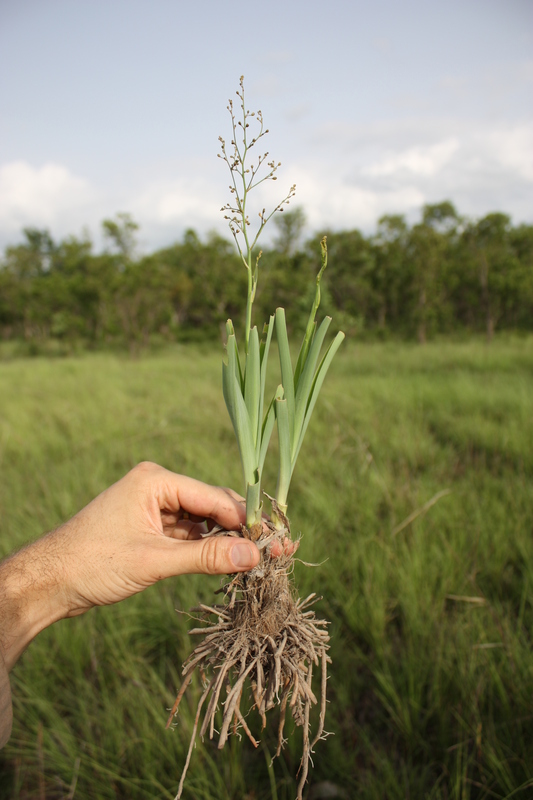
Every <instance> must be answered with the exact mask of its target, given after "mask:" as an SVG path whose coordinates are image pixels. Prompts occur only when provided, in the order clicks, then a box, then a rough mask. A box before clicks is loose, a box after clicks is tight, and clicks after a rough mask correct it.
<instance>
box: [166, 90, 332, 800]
mask: <svg viewBox="0 0 533 800" xmlns="http://www.w3.org/2000/svg"><path fill="white" fill-rule="evenodd" d="M237 96H238V98H239V110H238V112H236V111H235V109H234V105H233V102H232V101H231V100H230V101H229V105H228V110H229V112H230V115H231V123H232V139H231V147H230V148H229V149H227V148H226V142H225V141H224V139H222V137H220V138H219V141H220V143H221V153H220V154H219V155H220V157H221V158H222V159H223V160H224V161H225V162H226V164H227V166H228V167H229V170H230V174H231V185H230V193H231V200H230V202H229V203H227V204H226V205H225V206H224V207H223V209H222V211H223V212H224V215H225V218H226V219H227V220H228V223H229V227H230V229H231V232H232V234H233V236H234V238H235V241H236V243H237V248H238V250H239V253H240V255H241V258H242V261H243V264H244V267H245V268H246V270H247V273H248V295H247V305H246V322H245V341H244V352H243V353H242V354H241V353H240V352H239V347H238V345H237V338H236V334H235V330H234V326H233V323H232V321H231V320H228V322H227V326H226V327H227V344H226V351H227V359H226V360H225V363H224V364H223V367H222V384H223V392H224V399H225V402H226V406H227V409H228V412H229V415H230V417H231V421H232V423H233V427H234V430H235V435H236V438H237V443H238V446H239V452H240V456H241V462H242V467H243V473H244V484H245V489H246V525H245V526H242V529H241V530H240V531H235V532H233V535H235V536H242V537H244V538H248V539H250V540H252V541H254V542H255V543H256V545H257V546H258V548H259V549H260V551H261V560H260V562H259V565H258V566H257V567H255V569H253V570H251V571H250V572H248V573H242V574H237V575H234V576H230V578H229V580H228V581H227V583H226V584H225V586H223V588H222V589H221V590H219V591H220V592H222V602H221V603H220V604H214V605H211V606H208V605H201V606H199V607H198V608H197V609H194V610H195V611H196V612H198V613H199V614H200V621H201V622H202V623H203V624H202V626H201V627H198V628H195V629H194V630H191V631H190V633H191V634H193V635H199V636H202V641H201V643H200V644H199V645H198V646H197V647H196V648H195V650H194V651H193V653H192V654H191V655H190V656H189V658H188V659H187V661H186V662H185V664H184V666H183V672H182V674H183V682H182V685H181V688H180V690H179V693H178V696H177V698H176V702H175V703H174V707H173V708H172V711H171V713H170V717H169V720H168V723H167V727H168V726H169V725H170V724H171V722H172V720H173V718H174V716H175V714H176V713H177V711H178V707H179V704H180V701H181V699H182V697H183V696H184V694H185V691H186V689H187V687H188V685H189V684H190V682H191V680H192V678H193V675H194V673H196V672H198V673H199V674H200V675H201V677H202V681H203V693H202V695H201V697H200V700H199V703H198V707H197V711H196V716H195V720H194V726H193V732H192V736H191V742H190V746H189V751H188V754H187V759H186V762H185V765H184V768H183V772H182V776H181V780H180V784H179V789H178V793H177V795H176V800H178V799H179V798H180V797H181V794H182V791H183V785H184V780H185V775H186V772H187V768H188V766H189V762H190V759H191V755H192V750H193V747H194V743H195V740H196V735H197V733H198V728H200V736H202V737H203V736H205V735H206V734H208V735H209V738H211V739H212V738H213V737H214V736H215V733H216V735H217V736H218V747H219V748H222V747H224V745H225V743H226V741H227V739H228V736H229V735H230V734H231V733H237V732H239V731H240V730H243V731H244V732H245V733H246V735H247V736H248V737H249V739H250V741H251V742H252V744H253V745H254V746H255V747H257V746H258V742H257V740H256V739H255V737H254V735H253V734H252V731H251V730H250V727H249V725H248V722H247V719H246V717H247V712H246V710H243V709H242V708H241V701H242V698H243V696H244V697H245V699H246V698H247V697H248V695H250V696H251V701H252V703H253V705H252V708H255V709H257V711H258V712H259V716H260V718H261V720H262V728H264V727H265V725H266V713H267V712H268V711H270V710H271V709H273V708H275V707H277V706H279V709H280V715H279V722H278V744H277V752H276V756H277V755H279V754H280V752H281V750H282V748H283V745H284V742H285V739H284V725H285V718H286V714H287V710H289V712H290V714H291V715H292V717H293V719H294V721H295V723H296V725H298V726H301V727H302V730H303V753H302V759H301V763H300V770H299V775H300V779H299V784H298V800H301V798H302V796H303V789H304V785H305V782H306V780H307V773H308V766H309V760H310V758H311V753H312V750H313V747H314V746H315V744H316V743H317V742H318V740H319V739H321V738H323V736H324V735H325V734H324V719H325V714H326V680H327V665H328V662H330V658H329V656H328V648H329V645H328V642H329V635H328V633H327V623H326V622H325V621H324V620H321V619H317V618H316V615H315V612H314V610H313V609H312V605H313V604H314V603H315V602H316V600H317V599H318V598H317V596H316V594H314V593H313V594H311V595H309V596H308V597H306V598H305V599H303V600H302V599H299V598H298V597H297V595H296V591H295V588H294V584H293V581H292V570H293V548H292V547H291V546H290V544H289V543H290V542H291V531H290V525H289V520H288V518H287V496H288V491H289V486H290V482H291V478H292V475H293V472H294V468H295V465H296V460H297V458H298V454H299V452H300V448H301V446H302V442H303V439H304V436H305V433H306V431H307V427H308V425H309V420H310V418H311V415H312V412H313V409H314V407H315V403H316V401H317V397H318V394H319V392H320V389H321V387H322V384H323V381H324V378H325V376H326V373H327V371H328V369H329V366H330V364H331V362H332V359H333V357H334V355H335V353H336V352H337V350H338V348H339V346H340V344H341V342H342V340H343V338H344V334H342V333H338V334H337V336H336V337H335V338H334V340H333V341H332V342H331V344H330V345H329V347H328V348H327V350H326V352H325V354H324V355H323V357H322V358H320V353H321V350H322V345H323V343H324V339H325V336H326V333H327V330H328V327H329V324H330V322H331V318H329V317H326V318H325V319H324V320H323V321H322V322H321V324H320V325H319V326H317V323H316V314H317V311H318V307H319V304H320V280H321V277H322V273H323V272H324V269H325V267H326V263H327V248H326V240H325V238H324V239H323V240H322V242H321V248H322V266H321V269H320V271H319V273H318V276H317V278H316V288H315V295H314V300H313V304H312V308H311V312H310V315H309V321H308V323H307V327H306V330H305V334H304V336H303V340H302V343H301V346H300V351H299V355H298V358H297V361H296V366H295V367H294V368H293V364H292V359H291V353H290V348H289V340H288V335H287V326H286V320H285V311H284V309H283V308H278V309H277V310H276V313H275V315H272V316H271V317H270V320H269V322H268V323H267V324H266V325H265V326H264V330H263V335H262V338H261V340H260V337H259V333H258V330H257V327H256V326H252V308H253V302H254V298H255V293H256V287H257V280H258V272H259V260H260V257H261V253H260V252H259V253H258V254H257V255H256V253H255V247H256V244H257V241H258V238H259V236H260V234H261V232H262V230H263V228H264V227H265V225H266V223H267V222H268V220H269V219H270V218H271V217H272V215H273V214H274V213H275V212H276V211H283V207H284V206H285V205H286V204H287V203H289V201H290V199H291V198H292V197H293V196H294V192H295V187H294V186H292V187H291V189H290V191H289V193H288V194H287V196H286V197H285V198H284V199H283V200H282V201H281V203H279V204H278V205H277V206H276V207H275V208H274V209H273V210H272V211H271V212H270V213H269V214H267V212H266V211H265V209H264V208H263V209H262V210H261V211H260V212H259V225H258V226H257V228H256V229H255V230H254V229H253V226H252V225H251V224H250V221H249V216H248V214H249V210H248V201H249V194H250V192H251V191H252V189H254V188H255V187H257V186H258V185H259V184H260V183H262V182H263V181H267V180H276V177H277V176H276V175H275V173H276V171H277V169H278V167H279V166H280V164H279V163H277V164H276V162H274V161H273V160H271V161H267V159H268V153H264V154H262V155H259V156H258V158H257V159H256V161H255V163H251V162H250V158H251V156H250V151H251V150H252V148H254V147H256V145H258V143H259V142H260V141H261V140H262V139H263V137H264V136H265V135H266V134H267V133H268V130H265V128H264V123H263V117H262V114H261V112H260V111H258V112H250V111H248V110H247V109H246V105H245V99H244V81H243V78H241V80H240V87H239V90H238V91H237ZM237 117H238V118H237ZM253 118H255V119H253ZM253 123H255V124H256V125H257V132H256V133H255V135H254V136H253V137H252V136H251V133H250V131H249V127H250V124H253ZM265 165H266V167H267V169H266V172H265V169H264V167H265ZM262 167H263V170H262V172H265V174H264V175H262V176H261V175H260V171H261V168H262ZM274 327H275V329H276V338H277V342H278V349H279V359H280V369H281V384H280V385H279V386H278V388H277V390H276V392H275V394H274V396H273V397H272V399H271V400H270V402H269V403H268V405H267V406H266V408H265V383H266V371H267V363H268V356H269V350H270V344H271V340H272V334H273V330H274ZM275 424H277V430H278V441H279V468H278V481H277V488H276V492H275V494H274V495H273V496H270V495H267V494H266V492H265V493H264V494H265V496H266V497H267V498H268V500H269V501H270V504H271V515H270V519H269V520H268V521H265V519H264V518H263V517H264V515H263V513H262V511H263V503H262V491H261V476H262V472H263V465H264V462H265V458H266V455H267V450H268V446H269V442H270V439H271V435H272V431H273V428H274V425H275ZM220 533H224V534H225V535H227V532H226V531H221V530H220V529H215V530H213V531H211V533H210V534H208V535H217V534H220ZM275 541H277V542H278V543H279V544H278V546H277V550H278V551H280V550H281V555H280V556H278V557H277V558H272V557H271V549H272V545H273V543H274V542H275ZM314 668H317V669H318V670H319V673H320V692H319V697H318V698H317V696H316V695H315V693H314V691H313V686H312V680H313V669H314ZM247 687H249V689H248V691H246V689H247ZM223 692H225V696H224V695H223ZM318 703H320V711H319V720H318V725H317V729H316V731H315V732H314V735H312V734H311V730H310V711H311V708H312V706H314V705H316V704H318ZM206 704H207V706H206ZM248 705H249V704H248V703H247V706H248ZM205 706H206V708H205V712H204V715H203V719H201V718H202V711H203V709H204V707H205ZM219 709H220V721H219V722H217V717H218V716H219ZM217 727H218V728H219V730H218V729H217Z"/></svg>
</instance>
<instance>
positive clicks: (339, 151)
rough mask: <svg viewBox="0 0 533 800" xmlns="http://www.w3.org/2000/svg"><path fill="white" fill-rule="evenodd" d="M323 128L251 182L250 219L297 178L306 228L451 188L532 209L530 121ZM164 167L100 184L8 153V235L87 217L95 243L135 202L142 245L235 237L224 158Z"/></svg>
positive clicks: (0, 192)
mask: <svg viewBox="0 0 533 800" xmlns="http://www.w3.org/2000/svg"><path fill="white" fill-rule="evenodd" d="M324 134H325V132H324V130H321V131H318V134H317V135H313V134H312V132H311V138H310V139H309V140H308V141H307V142H305V141H303V142H301V147H300V148H299V150H298V151H295V152H293V153H292V154H291V156H290V158H286V159H285V160H284V164H283V167H282V168H281V169H280V171H279V175H278V180H277V181H276V182H275V183H272V182H266V183H265V184H263V185H262V186H260V187H259V188H258V189H257V190H256V192H254V194H253V195H252V196H251V201H252V207H251V208H250V220H251V221H252V223H254V222H255V220H257V211H258V210H259V209H260V208H262V207H263V205H264V206H265V207H266V208H267V209H269V208H272V207H274V206H275V205H276V204H277V203H278V202H279V201H280V200H281V199H282V198H283V197H284V196H285V194H286V193H287V191H288V190H289V187H290V186H291V185H292V184H293V183H296V186H297V194H296V198H295V199H294V201H293V204H298V205H301V206H303V208H304V210H305V212H306V215H307V218H308V233H311V232H315V231H316V232H319V231H321V230H324V229H326V228H333V229H349V228H360V229H362V230H363V231H365V232H370V231H372V230H374V227H375V223H376V221H377V219H378V218H379V217H380V216H381V215H383V214H386V213H401V214H405V215H406V216H407V217H408V218H409V219H410V220H413V219H415V218H416V217H417V216H418V212H419V209H420V208H421V206H422V205H423V204H424V203H428V202H429V203H434V202H439V201H441V200H445V199H450V200H452V201H453V202H454V203H455V205H456V207H457V209H458V211H459V212H460V213H463V214H468V215H469V216H472V217H480V216H482V215H484V214H486V213H488V212H489V211H495V210H501V211H504V212H507V213H510V214H511V215H512V216H513V218H514V219H515V221H523V220H531V219H532V217H533V214H532V209H533V125H531V124H528V123H519V124H518V123H517V124H515V125H503V124H502V125H498V126H496V125H494V126H491V127H490V128H486V127H483V126H482V125H481V124H480V123H476V124H473V123H466V122H464V121H463V122H462V123H457V122H454V121H453V120H451V119H447V120H440V121H438V120H429V121H426V123H425V124H424V123H422V122H421V121H420V120H419V119H411V120H407V119H404V120H401V121H398V122H396V123H388V124H387V123H383V122H381V123H379V124H373V125H366V126H365V125H359V126H350V125H342V124H336V123H335V122H334V121H332V122H330V123H329V125H328V131H327V136H325V135H324ZM332 143H335V146H334V147H333V146H332ZM156 169H157V173H154V172H147V171H146V169H145V168H143V169H142V170H139V173H137V174H135V173H132V174H130V175H129V176H128V185H125V181H123V180H121V179H120V178H119V177H118V176H114V175H112V174H111V175H109V180H108V183H107V185H105V186H102V187H99V188H98V190H97V189H96V188H95V187H93V186H92V185H91V184H90V183H89V181H88V180H87V179H85V178H83V177H80V176H79V175H75V174H73V173H72V172H71V171H70V170H69V169H67V167H65V166H64V165H61V164H57V163H49V164H45V165H43V166H40V167H34V166H31V165H30V164H29V163H27V162H25V161H16V162H12V163H9V164H4V165H3V166H2V167H0V246H4V245H5V244H7V243H12V242H13V241H16V239H17V238H18V237H19V235H20V230H21V228H22V227H24V226H26V225H28V226H30V225H31V226H37V227H49V228H50V230H51V232H52V235H53V236H54V238H58V237H62V236H65V235H68V234H70V233H74V234H76V233H79V232H80V230H81V229H82V227H83V226H86V225H88V226H90V227H91V228H92V231H93V234H95V237H96V240H97V242H98V241H99V240H98V230H99V225H100V221H101V220H102V219H103V218H104V217H109V216H112V215H113V214H114V213H115V212H116V211H129V212H131V213H132V214H133V217H134V219H135V220H136V221H138V222H139V223H140V226H141V230H140V239H141V244H142V249H144V250H145V251H150V250H152V249H154V248H156V247H162V246H165V245H167V244H169V243H171V242H172V241H176V240H177V239H179V238H181V236H182V234H183V231H184V230H185V229H186V228H189V227H192V228H194V229H195V230H197V231H198V232H199V233H200V234H205V233H206V232H207V231H209V230H210V229H216V230H218V231H219V232H221V233H222V234H223V235H226V236H229V232H228V228H227V223H226V222H225V221H224V219H223V214H222V213H221V212H220V208H221V206H222V205H223V204H224V203H225V202H226V199H228V197H229V193H228V189H227V184H228V182H229V181H228V180H227V176H225V174H224V169H223V167H222V165H220V164H218V163H217V162H216V161H214V160H213V159H209V160H207V159H205V160H204V159H194V158H193V159H189V160H188V161H184V160H180V161H179V162H173V163H172V164H159V165H157V168H156ZM291 207H292V206H291ZM269 227H270V228H271V227H272V226H269ZM266 233H267V237H266V241H268V237H269V232H268V229H267V231H266Z"/></svg>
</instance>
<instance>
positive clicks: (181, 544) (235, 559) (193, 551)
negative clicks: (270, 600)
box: [161, 536, 260, 578]
mask: <svg viewBox="0 0 533 800" xmlns="http://www.w3.org/2000/svg"><path fill="white" fill-rule="evenodd" d="M167 541H168V542H169V544H170V545H174V547H172V549H171V551H170V553H171V554H172V557H168V555H169V554H167V559H165V564H164V565H163V567H164V574H163V575H162V576H161V577H164V578H169V577H171V576H174V575H186V574H190V573H201V574H204V575H227V574H229V573H232V572H246V571H247V570H249V569H252V568H253V567H255V566H256V565H257V564H258V563H259V558H260V553H259V550H258V549H257V547H256V546H255V544H254V543H253V542H250V541H247V540H246V539H240V538H239V539H236V538H235V537H233V536H216V537H213V538H206V539H196V540H192V541H177V540H175V539H170V540H167Z"/></svg>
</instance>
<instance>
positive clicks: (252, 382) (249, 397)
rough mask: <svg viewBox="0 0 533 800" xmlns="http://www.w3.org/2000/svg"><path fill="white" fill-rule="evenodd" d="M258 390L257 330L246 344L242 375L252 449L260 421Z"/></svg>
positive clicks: (259, 381)
mask: <svg viewBox="0 0 533 800" xmlns="http://www.w3.org/2000/svg"><path fill="white" fill-rule="evenodd" d="M260 390H261V364H260V358H259V336H258V333H257V328H256V327H254V328H252V330H251V331H250V341H249V343H248V356H247V357H246V371H245V373H244V401H245V403H246V408H247V409H248V416H249V417H250V426H251V429H252V436H253V441H254V447H255V446H256V444H257V441H258V437H259V432H260V426H261V424H262V419H261V416H260V413H261V411H262V409H261V408H260Z"/></svg>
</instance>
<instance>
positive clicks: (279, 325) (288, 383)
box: [276, 308, 294, 437]
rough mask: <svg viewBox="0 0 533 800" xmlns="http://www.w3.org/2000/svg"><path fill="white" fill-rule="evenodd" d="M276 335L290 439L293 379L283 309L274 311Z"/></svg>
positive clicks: (292, 428) (292, 413)
mask: <svg viewBox="0 0 533 800" xmlns="http://www.w3.org/2000/svg"><path fill="white" fill-rule="evenodd" d="M276 335H277V338H278V348H279V363H280V367H281V383H282V385H283V391H284V395H285V399H286V401H287V414H288V420H289V430H290V434H291V437H292V435H293V431H294V378H293V374H292V361H291V351H290V348H289V337H288V336H287V323H286V322H285V309H284V308H277V309H276Z"/></svg>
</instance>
